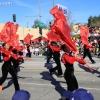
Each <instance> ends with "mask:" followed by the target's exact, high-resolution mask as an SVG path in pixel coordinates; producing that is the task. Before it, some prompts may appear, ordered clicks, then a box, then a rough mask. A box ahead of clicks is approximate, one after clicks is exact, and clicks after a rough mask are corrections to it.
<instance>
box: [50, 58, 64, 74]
mask: <svg viewBox="0 0 100 100" xmlns="http://www.w3.org/2000/svg"><path fill="white" fill-rule="evenodd" d="M53 59H54V61H55V63H56V64H57V66H56V67H54V68H52V69H50V70H51V71H52V72H54V71H55V70H57V71H58V75H62V68H61V61H60V57H53Z"/></svg>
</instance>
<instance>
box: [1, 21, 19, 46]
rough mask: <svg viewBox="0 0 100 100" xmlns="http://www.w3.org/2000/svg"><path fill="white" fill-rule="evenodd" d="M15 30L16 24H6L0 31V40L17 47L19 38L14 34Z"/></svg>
mask: <svg viewBox="0 0 100 100" xmlns="http://www.w3.org/2000/svg"><path fill="white" fill-rule="evenodd" d="M17 29H18V24H14V23H13V22H7V23H6V24H5V25H4V27H3V29H2V31H1V34H0V40H1V41H2V42H7V43H8V44H9V45H10V46H17V45H18V41H19V36H18V35H17V34H16V32H17Z"/></svg>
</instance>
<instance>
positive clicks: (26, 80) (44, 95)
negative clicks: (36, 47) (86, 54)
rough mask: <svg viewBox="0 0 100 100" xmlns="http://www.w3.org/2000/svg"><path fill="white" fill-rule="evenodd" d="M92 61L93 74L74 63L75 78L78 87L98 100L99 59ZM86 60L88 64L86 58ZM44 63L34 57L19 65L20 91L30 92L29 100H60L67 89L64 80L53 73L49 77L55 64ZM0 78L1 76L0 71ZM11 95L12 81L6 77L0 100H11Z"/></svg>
mask: <svg viewBox="0 0 100 100" xmlns="http://www.w3.org/2000/svg"><path fill="white" fill-rule="evenodd" d="M93 59H95V61H96V62H97V63H96V64H91V63H90V65H91V67H92V68H93V69H94V70H95V71H94V73H91V72H89V70H88V69H87V68H83V67H82V68H80V67H78V65H77V63H75V67H76V68H75V76H76V78H77V80H78V84H79V87H80V88H85V89H87V90H89V91H90V92H91V93H92V94H93V96H94V98H95V99H94V100H99V99H100V72H99V70H98V68H99V65H100V63H99V62H100V59H99V58H96V57H94V58H93ZM86 60H87V61H88V62H90V61H89V59H88V58H86ZM45 62H46V60H45V57H36V58H33V60H27V61H26V60H25V63H23V64H21V65H20V72H19V73H18V81H19V84H20V88H21V89H24V90H27V91H28V92H30V94H31V98H30V100H60V99H61V96H62V93H63V92H64V91H65V90H66V89H67V85H66V83H65V80H64V78H58V77H57V73H54V74H53V76H50V75H49V72H48V69H49V68H51V67H52V66H54V65H55V64H53V65H52V66H51V64H47V65H46V64H45ZM1 65H2V63H1V64H0V66H1ZM63 70H64V66H63ZM0 76H2V73H1V71H0ZM13 94H14V86H13V81H12V79H11V76H10V75H8V78H7V80H6V82H5V83H4V84H3V91H2V92H1V93H0V100H11V98H12V96H13Z"/></svg>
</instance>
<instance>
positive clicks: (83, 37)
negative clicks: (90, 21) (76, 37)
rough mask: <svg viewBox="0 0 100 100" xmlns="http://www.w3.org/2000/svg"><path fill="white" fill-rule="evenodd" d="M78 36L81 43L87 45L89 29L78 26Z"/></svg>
mask: <svg viewBox="0 0 100 100" xmlns="http://www.w3.org/2000/svg"><path fill="white" fill-rule="evenodd" d="M80 35H81V41H82V43H83V44H85V45H88V44H89V43H88V35H89V28H88V27H86V26H80Z"/></svg>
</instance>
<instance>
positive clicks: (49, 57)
mask: <svg viewBox="0 0 100 100" xmlns="http://www.w3.org/2000/svg"><path fill="white" fill-rule="evenodd" d="M51 58H52V54H50V55H49V56H48V58H47V63H49V61H50V59H51Z"/></svg>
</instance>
